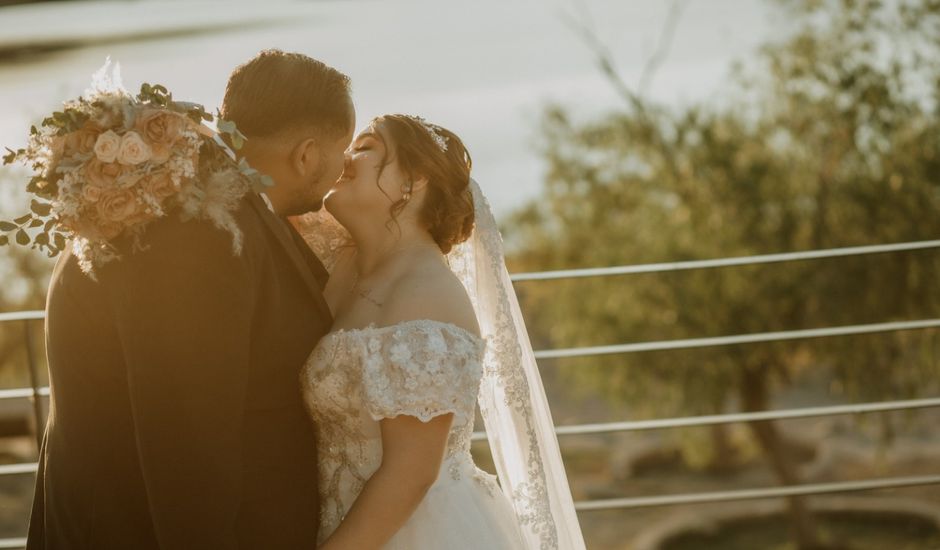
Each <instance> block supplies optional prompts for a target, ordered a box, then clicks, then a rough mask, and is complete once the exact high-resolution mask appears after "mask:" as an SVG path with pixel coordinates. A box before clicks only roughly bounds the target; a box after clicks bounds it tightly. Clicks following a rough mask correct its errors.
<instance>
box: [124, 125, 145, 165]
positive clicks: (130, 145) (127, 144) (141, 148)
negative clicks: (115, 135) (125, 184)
mask: <svg viewBox="0 0 940 550" xmlns="http://www.w3.org/2000/svg"><path fill="white" fill-rule="evenodd" d="M151 156H152V152H151V150H150V146H149V145H147V144H146V143H144V140H143V138H141V137H140V134H138V133H137V132H128V133H126V134H124V137H123V138H121V147H120V149H119V150H118V155H117V160H118V162H120V163H121V164H127V165H133V164H140V163H142V162H147V161H148V160H150V157H151Z"/></svg>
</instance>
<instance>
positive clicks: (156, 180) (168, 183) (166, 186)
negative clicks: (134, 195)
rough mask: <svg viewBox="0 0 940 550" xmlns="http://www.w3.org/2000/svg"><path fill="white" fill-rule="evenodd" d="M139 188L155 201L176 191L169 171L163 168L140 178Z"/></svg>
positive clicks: (170, 195)
mask: <svg viewBox="0 0 940 550" xmlns="http://www.w3.org/2000/svg"><path fill="white" fill-rule="evenodd" d="M141 189H143V190H144V193H147V194H148V195H150V196H152V197H153V198H155V199H157V201H162V200H163V199H166V198H168V197H172V196H173V195H175V194H176V191H177V189H176V186H175V185H173V178H171V177H170V173H169V172H167V171H163V170H161V171H159V172H154V173H152V174H149V175H147V176H145V177H144V179H143V180H141Z"/></svg>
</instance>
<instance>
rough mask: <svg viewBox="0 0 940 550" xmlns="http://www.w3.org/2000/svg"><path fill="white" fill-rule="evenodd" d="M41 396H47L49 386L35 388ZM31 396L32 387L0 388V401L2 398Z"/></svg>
mask: <svg viewBox="0 0 940 550" xmlns="http://www.w3.org/2000/svg"><path fill="white" fill-rule="evenodd" d="M37 390H38V391H39V395H40V396H41V397H49V386H42V387H39V388H37ZM32 396H33V389H32V388H11V389H8V390H0V401H2V400H4V399H26V398H29V397H32Z"/></svg>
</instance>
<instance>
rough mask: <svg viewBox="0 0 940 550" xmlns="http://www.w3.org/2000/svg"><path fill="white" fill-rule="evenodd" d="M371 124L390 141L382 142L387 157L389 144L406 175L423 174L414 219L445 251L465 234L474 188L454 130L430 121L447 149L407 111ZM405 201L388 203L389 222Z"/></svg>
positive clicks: (467, 158) (468, 162) (464, 150)
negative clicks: (420, 200)
mask: <svg viewBox="0 0 940 550" xmlns="http://www.w3.org/2000/svg"><path fill="white" fill-rule="evenodd" d="M372 125H373V126H375V127H377V128H381V129H382V130H383V131H384V132H385V134H386V135H387V136H388V137H389V139H390V140H391V142H392V143H386V144H385V145H386V149H385V150H386V160H385V164H387V163H388V162H389V159H388V155H389V154H390V153H389V151H390V149H391V150H393V151H394V153H393V154H394V159H395V160H397V161H398V166H399V168H400V169H401V171H402V173H403V174H404V175H405V177H406V178H409V180H410V182H411V183H413V182H414V181H415V180H416V179H418V178H421V177H424V178H427V180H428V184H427V187H426V193H425V197H424V204H422V205H421V210H420V212H419V221H420V222H421V223H422V224H423V225H424V226H425V228H427V230H428V232H429V233H430V234H431V236H432V237H433V238H434V241H435V242H436V243H437V245H438V246H439V247H440V249H441V252H443V253H444V254H447V253H448V252H450V251H451V249H452V248H453V247H454V246H456V245H458V244H460V243H462V242H464V241H466V240H467V239H468V238H470V234H471V233H472V231H473V223H474V212H473V191H472V190H471V188H470V169H471V167H472V166H473V161H472V160H471V158H470V153H469V152H468V151H467V148H466V147H465V146H464V144H463V141H461V140H460V138H459V137H457V134H455V133H453V132H451V131H450V130H448V129H446V128H441V127H440V126H437V125H434V126H433V128H434V131H435V133H436V134H438V135H439V136H440V137H442V138H444V139H445V140H446V144H447V150H446V151H443V150H441V147H440V145H438V143H437V141H435V139H434V137H433V136H432V135H431V133H430V132H429V131H428V128H427V127H426V126H425V123H423V122H422V121H420V120H419V119H417V118H415V117H411V116H408V115H397V114H396V115H383V116H380V117H376V118H375V119H374V120H373V121H372ZM407 202H408V201H406V200H404V199H400V200H398V201H396V202H395V203H393V204H392V206H391V208H390V213H391V216H392V220H393V221H394V220H395V218H396V217H397V216H398V214H399V213H400V212H401V211H402V210H403V209H404V208H405V205H406V204H407Z"/></svg>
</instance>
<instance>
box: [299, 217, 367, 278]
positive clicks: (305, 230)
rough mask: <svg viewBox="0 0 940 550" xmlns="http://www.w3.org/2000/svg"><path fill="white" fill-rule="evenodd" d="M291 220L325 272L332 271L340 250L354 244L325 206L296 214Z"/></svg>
mask: <svg viewBox="0 0 940 550" xmlns="http://www.w3.org/2000/svg"><path fill="white" fill-rule="evenodd" d="M291 222H292V223H293V224H294V227H295V228H296V229H297V232H298V233H300V235H301V236H302V237H303V238H304V241H306V242H307V246H309V247H310V249H311V250H313V253H314V254H316V255H317V257H318V258H320V261H321V262H322V263H323V267H325V268H326V270H327V272H330V273H332V272H333V267H334V266H335V265H336V261H337V259H338V256H339V253H340V252H342V251H343V250H348V249H350V248H351V247H352V246H354V245H353V239H352V236H351V235H350V234H349V231H346V228H345V227H343V226H342V225H340V223H339V222H338V221H336V218H334V217H333V215H332V214H330V213H329V212H327V210H326V208H321V209H320V210H318V211H316V212H308V213H306V214H304V215H302V216H296V217H294V218H291Z"/></svg>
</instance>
